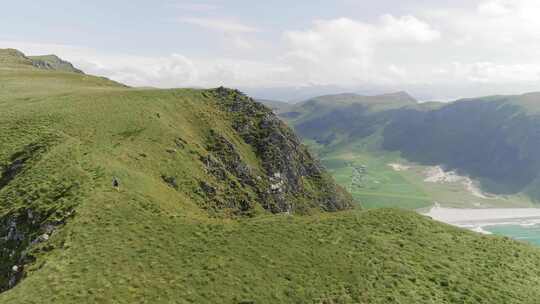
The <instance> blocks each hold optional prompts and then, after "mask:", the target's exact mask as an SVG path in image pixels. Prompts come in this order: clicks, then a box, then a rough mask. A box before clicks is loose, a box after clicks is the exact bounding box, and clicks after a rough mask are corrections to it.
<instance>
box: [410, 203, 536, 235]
mask: <svg viewBox="0 0 540 304" xmlns="http://www.w3.org/2000/svg"><path fill="white" fill-rule="evenodd" d="M421 214H423V215H425V216H428V217H431V218H432V219H434V220H436V221H439V222H443V223H446V224H450V225H453V226H457V227H461V228H466V229H469V230H472V231H476V232H479V233H483V234H491V232H489V231H487V230H486V229H485V228H486V227H490V226H509V225H515V226H522V227H528V226H534V225H539V224H540V208H485V209H458V208H446V207H440V206H438V205H435V206H434V207H432V208H431V209H430V210H429V211H428V212H421Z"/></svg>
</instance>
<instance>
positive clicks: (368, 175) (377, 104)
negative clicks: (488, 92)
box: [279, 92, 540, 209]
mask: <svg viewBox="0 0 540 304" xmlns="http://www.w3.org/2000/svg"><path fill="white" fill-rule="evenodd" d="M537 97H538V94H526V95H523V96H495V97H488V98H480V99H471V100H460V101H456V102H451V103H436V102H429V103H418V102H416V101H415V100H414V99H413V98H412V97H410V96H409V95H407V94H406V93H403V92H399V93H395V94H386V95H379V96H362V95H356V94H340V95H329V96H321V97H317V98H313V99H310V100H307V101H305V102H302V103H299V104H296V105H294V106H291V108H288V109H287V110H286V111H284V112H279V114H280V116H281V117H282V118H284V119H285V120H287V121H288V122H289V123H290V124H291V125H292V126H293V127H294V128H295V130H296V131H297V132H298V133H299V134H300V135H301V136H302V137H303V138H304V139H305V142H306V143H307V144H308V145H310V146H311V148H312V150H313V151H314V152H316V153H317V154H318V155H319V157H320V158H321V159H322V160H323V163H324V164H325V166H326V167H327V168H328V169H329V170H330V171H331V172H333V174H334V176H335V177H336V180H337V181H338V182H339V183H340V184H341V185H343V186H344V187H348V190H349V191H350V192H351V193H352V194H353V196H355V197H356V198H358V199H360V200H361V201H363V202H364V205H365V206H366V207H368V208H369V207H384V206H396V207H404V208H410V209H419V208H424V207H429V206H431V205H433V203H434V202H437V203H439V204H442V205H444V206H448V207H531V206H534V204H535V201H536V200H537V199H538V195H537V192H536V190H535V189H537V187H536V183H537V180H538V177H539V175H538V174H539V173H538V172H540V170H538V168H537V165H536V163H537V162H538V158H537V154H536V153H535V152H534V151H536V148H537V146H538V144H540V138H538V136H537V132H536V131H535V130H537V127H536V125H537V123H539V122H540V119H539V118H538V116H537V114H536V113H537V112H536V110H535V108H534V100H536V98H537ZM502 147H504V148H502ZM395 198H400V199H399V200H396V199H395Z"/></svg>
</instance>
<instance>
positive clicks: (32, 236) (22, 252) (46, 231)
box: [0, 141, 77, 292]
mask: <svg viewBox="0 0 540 304" xmlns="http://www.w3.org/2000/svg"><path fill="white" fill-rule="evenodd" d="M47 145H48V143H47V142H46V141H44V142H39V143H34V144H30V145H27V146H25V147H24V148H23V149H21V150H20V151H18V152H16V153H14V154H13V155H12V156H11V157H10V158H9V159H8V162H7V163H6V164H0V201H2V202H6V203H5V204H3V205H2V206H1V207H4V208H5V209H3V210H2V209H0V211H1V212H2V213H0V292H2V291H5V290H8V289H10V288H12V287H14V286H15V285H16V284H17V283H18V282H19V281H20V280H21V279H23V278H24V276H25V266H26V265H27V264H29V263H32V262H33V261H34V260H35V259H34V256H33V253H34V252H35V250H46V251H48V250H51V249H52V247H50V246H49V245H45V244H47V242H48V241H49V238H50V237H51V235H52V234H53V233H54V232H55V230H56V229H57V227H59V226H61V225H63V224H64V223H65V221H66V220H67V219H68V218H69V217H70V216H72V215H73V214H74V211H73V209H72V208H70V207H69V206H66V208H65V209H63V210H58V209H57V206H54V205H53V204H51V206H46V205H45V207H44V206H43V205H41V206H39V205H40V204H41V203H43V201H48V202H51V201H57V200H61V199H63V198H65V197H70V198H73V199H72V201H74V202H75V201H76V199H75V197H76V195H75V192H76V188H77V186H75V185H74V184H68V185H64V184H59V185H56V186H53V187H51V188H50V189H48V190H47V191H45V190H42V192H41V193H40V194H36V193H32V191H31V190H26V192H24V191H25V190H22V189H21V188H18V187H19V186H21V183H18V182H17V180H18V179H19V177H20V176H23V175H24V174H25V173H26V172H28V171H29V170H32V168H33V165H34V164H35V163H36V162H37V161H39V159H40V158H41V157H42V155H43V154H44V153H46V151H47V149H48V146H47ZM16 184H17V185H16ZM23 186H24V184H23ZM28 193H30V194H29V195H28V196H26V197H24V198H22V200H23V201H24V204H21V205H18V204H9V202H10V201H11V199H9V198H12V197H14V196H19V197H20V196H24V194H28ZM40 195H41V197H40ZM73 204H75V203H73ZM42 243H43V244H44V245H43V246H37V245H39V244H42ZM38 247H39V248H38Z"/></svg>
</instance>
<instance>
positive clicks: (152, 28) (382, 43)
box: [0, 0, 540, 100]
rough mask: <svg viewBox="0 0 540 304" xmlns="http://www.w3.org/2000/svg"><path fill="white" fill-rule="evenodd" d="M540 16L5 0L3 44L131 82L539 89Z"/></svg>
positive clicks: (176, 1) (420, 91) (475, 6)
mask: <svg viewBox="0 0 540 304" xmlns="http://www.w3.org/2000/svg"><path fill="white" fill-rule="evenodd" d="M112 2H114V4H111V3H112ZM538 16H540V1H537V0H452V1H450V0H432V1H421V0H377V1H368V0H319V1H316V0H294V1H291V0H288V1H284V0H273V1H253V0H249V1H248V0H202V1H195V0H193V1H189V0H185V1H184V0H161V1H150V0H130V1H127V0H117V1H109V0H93V1H83V0H50V1H47V4H46V5H43V1H38V0H27V1H9V2H7V3H3V4H2V10H1V11H0V29H1V30H0V47H2V48H3V47H13V48H18V49H20V50H22V51H23V52H25V53H27V54H29V55H35V54H46V53H55V54H57V55H59V56H61V57H63V58H65V59H67V60H69V61H72V62H73V63H74V64H76V65H77V66H78V67H80V68H82V69H83V70H84V71H86V72H87V73H91V74H98V75H102V76H106V77H110V78H112V79H115V80H118V81H121V82H124V83H127V84H129V85H133V86H155V87H213V86H218V85H226V86H231V87H240V88H242V89H244V90H246V91H248V92H250V93H252V94H255V95H259V96H260V97H269V98H282V99H294V98H297V97H298V96H297V95H298V94H299V93H298V91H299V90H300V91H305V92H313V94H315V92H316V93H337V92H339V91H353V92H360V93H370V92H373V93H377V92H390V91H398V90H406V91H408V92H410V93H411V94H413V95H415V96H417V97H418V98H419V99H424V100H429V99H437V100H450V99H457V98H460V97H472V96H478V95H492V94H510V93H522V92H527V91H540V18H538ZM295 94H296V95H295ZM306 94H309V93H306ZM300 95H301V94H300Z"/></svg>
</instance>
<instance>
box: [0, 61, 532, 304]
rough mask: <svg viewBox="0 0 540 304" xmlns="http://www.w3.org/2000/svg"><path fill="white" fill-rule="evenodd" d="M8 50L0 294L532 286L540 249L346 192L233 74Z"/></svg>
mask: <svg viewBox="0 0 540 304" xmlns="http://www.w3.org/2000/svg"><path fill="white" fill-rule="evenodd" d="M4 53H5V52H4ZM8 53H9V54H16V55H17V56H12V55H9V59H7V58H8V56H7V55H6V56H3V57H1V56H0V58H4V59H3V60H4V61H0V62H4V65H3V66H2V67H5V68H2V67H0V88H1V90H0V142H1V143H2V145H1V146H0V168H1V171H0V173H1V174H0V237H1V238H0V286H2V289H5V290H7V291H4V292H3V293H1V294H0V303H25V304H27V303H534V302H535V301H536V300H537V299H538V297H539V296H540V291H539V290H538V289H537V288H536V287H537V286H538V283H540V282H539V280H540V251H539V250H537V249H535V248H532V247H530V246H527V245H525V244H521V243H517V242H515V241H511V240H508V239H505V238H497V237H485V236H480V235H477V234H474V233H472V232H467V231H463V230H460V229H456V228H452V227H449V226H446V225H442V224H439V223H436V222H433V221H431V220H429V219H427V218H424V217H422V216H420V215H417V214H414V213H412V212H406V211H398V210H375V211H361V210H359V209H355V210H350V208H351V206H352V201H351V199H350V196H349V195H348V194H347V193H345V192H344V191H342V190H341V189H340V188H339V187H336V186H335V184H334V182H333V181H332V179H331V178H330V177H329V176H328V174H327V173H326V172H325V171H324V170H323V169H322V168H321V167H320V165H319V164H318V162H317V161H316V160H315V159H313V157H312V156H311V155H310V154H309V153H308V152H307V150H306V149H305V148H304V147H303V146H302V145H300V144H299V142H298V139H297V138H296V136H295V135H294V134H293V133H292V132H291V130H290V129H288V128H287V127H286V126H285V125H284V124H283V123H282V122H280V121H279V120H278V119H276V117H275V116H274V115H273V114H272V113H271V111H270V110H269V109H267V108H265V107H263V106H261V105H260V104H258V103H255V102H254V101H253V100H251V99H250V98H248V97H246V96H244V95H242V94H240V93H239V92H237V91H234V90H228V89H223V88H220V89H215V90H190V89H178V90H147V89H134V88H127V87H125V86H123V85H120V84H118V83H115V82H113V81H110V80H107V79H104V78H98V77H93V76H88V75H83V74H79V73H74V72H71V71H63V70H61V71H58V70H50V69H40V68H39V67H36V66H34V65H32V64H28V61H27V60H26V59H25V58H27V57H25V56H24V55H23V57H21V56H19V55H20V54H18V53H13V52H12V51H9V52H8ZM0 54H2V52H0ZM8 66H9V68H8ZM114 177H116V178H117V179H118V181H119V188H118V189H115V188H114V187H113V185H112V180H113V178H114ZM329 211H339V212H329ZM14 266H16V267H14Z"/></svg>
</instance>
